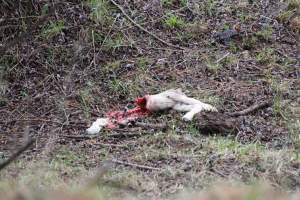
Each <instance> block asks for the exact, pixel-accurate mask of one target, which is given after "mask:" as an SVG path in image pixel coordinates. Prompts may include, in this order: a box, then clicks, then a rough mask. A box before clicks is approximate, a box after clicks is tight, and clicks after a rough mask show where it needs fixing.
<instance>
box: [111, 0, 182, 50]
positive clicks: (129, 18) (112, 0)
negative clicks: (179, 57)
mask: <svg viewBox="0 0 300 200" xmlns="http://www.w3.org/2000/svg"><path fill="white" fill-rule="evenodd" d="M109 1H110V2H111V3H112V4H114V5H115V6H116V7H117V8H118V9H119V10H120V11H121V12H122V13H123V15H124V16H125V17H126V18H127V19H128V20H129V21H130V22H131V23H133V24H134V25H135V26H136V27H138V28H139V29H141V30H142V31H144V32H146V33H147V34H149V35H150V36H152V37H153V38H155V39H156V40H158V41H160V42H161V43H163V44H165V45H167V46H170V47H173V48H176V49H180V50H184V49H183V48H182V47H178V46H175V45H173V44H171V43H169V42H166V41H164V40H163V39H161V38H159V37H158V36H156V35H154V34H153V33H151V32H149V31H148V30H147V29H145V28H144V27H142V26H141V25H139V24H138V23H136V22H135V21H134V20H133V19H131V17H129V15H127V13H126V12H125V11H124V9H123V7H122V6H120V5H119V4H117V3H116V2H115V1H114V0H109Z"/></svg>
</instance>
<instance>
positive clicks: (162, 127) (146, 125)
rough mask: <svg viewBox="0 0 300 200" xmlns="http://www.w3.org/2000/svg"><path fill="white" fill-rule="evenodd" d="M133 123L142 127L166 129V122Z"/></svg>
mask: <svg viewBox="0 0 300 200" xmlns="http://www.w3.org/2000/svg"><path fill="white" fill-rule="evenodd" d="M134 124H135V125H137V126H139V127H142V128H153V129H167V128H168V125H167V124H166V123H161V124H151V123H143V122H135V123H134Z"/></svg>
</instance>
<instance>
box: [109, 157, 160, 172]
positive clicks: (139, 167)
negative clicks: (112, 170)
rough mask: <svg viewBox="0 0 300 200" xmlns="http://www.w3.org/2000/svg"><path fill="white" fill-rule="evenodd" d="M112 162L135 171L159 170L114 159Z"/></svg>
mask: <svg viewBox="0 0 300 200" xmlns="http://www.w3.org/2000/svg"><path fill="white" fill-rule="evenodd" d="M112 162H114V163H117V164H121V165H125V166H131V167H134V168H137V169H146V170H158V171H159V170H161V168H157V167H150V166H146V165H139V164H134V163H129V162H124V161H120V160H116V159H113V160H112Z"/></svg>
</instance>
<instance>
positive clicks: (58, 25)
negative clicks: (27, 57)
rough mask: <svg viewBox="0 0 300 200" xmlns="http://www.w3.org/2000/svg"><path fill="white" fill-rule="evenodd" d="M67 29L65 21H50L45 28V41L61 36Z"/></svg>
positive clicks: (43, 34)
mask: <svg viewBox="0 0 300 200" xmlns="http://www.w3.org/2000/svg"><path fill="white" fill-rule="evenodd" d="M64 28H65V22H64V21H63V20H58V21H54V22H53V21H50V23H49V24H48V25H47V26H45V27H44V28H43V31H42V37H43V38H45V39H51V38H52V37H54V36H56V35H58V34H60V33H61V32H62V30H63V29H64Z"/></svg>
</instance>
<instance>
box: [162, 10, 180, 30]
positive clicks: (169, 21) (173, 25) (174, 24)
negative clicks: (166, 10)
mask: <svg viewBox="0 0 300 200" xmlns="http://www.w3.org/2000/svg"><path fill="white" fill-rule="evenodd" d="M164 24H165V26H166V27H167V28H169V29H180V28H183V27H184V21H183V20H182V19H181V18H180V17H178V16H176V15H174V14H168V15H167V17H166V19H165V20H164Z"/></svg>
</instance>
